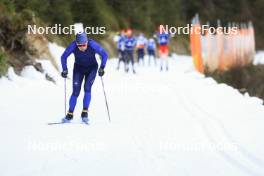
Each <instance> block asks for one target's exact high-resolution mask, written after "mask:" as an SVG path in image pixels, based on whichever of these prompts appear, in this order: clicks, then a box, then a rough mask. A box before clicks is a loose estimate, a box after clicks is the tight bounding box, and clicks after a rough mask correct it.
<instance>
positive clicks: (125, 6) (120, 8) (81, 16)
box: [0, 0, 264, 48]
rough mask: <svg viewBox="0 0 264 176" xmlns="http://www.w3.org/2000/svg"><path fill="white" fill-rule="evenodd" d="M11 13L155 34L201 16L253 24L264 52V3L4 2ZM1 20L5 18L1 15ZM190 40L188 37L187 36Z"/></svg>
mask: <svg viewBox="0 0 264 176" xmlns="http://www.w3.org/2000/svg"><path fill="white" fill-rule="evenodd" d="M1 3H2V4H5V6H6V9H5V10H6V11H8V12H9V13H13V11H14V10H15V11H16V12H20V11H23V10H25V9H28V10H31V11H33V12H34V13H35V15H36V17H38V18H40V19H42V20H43V21H44V22H45V23H46V24H51V25H52V24H54V23H61V24H62V25H64V26H66V25H69V24H72V23H73V22H83V23H84V25H85V26H106V27H107V30H108V31H110V30H119V29H122V28H126V27H132V28H134V29H137V30H139V31H144V32H146V33H148V34H152V33H153V32H154V31H155V30H156V29H157V26H158V25H159V24H169V25H186V23H189V22H190V20H191V18H192V17H193V16H194V15H195V14H196V13H199V15H200V19H201V21H202V22H203V23H205V22H207V21H209V22H210V24H212V25H216V21H217V20H218V19H221V22H222V24H223V25H227V23H228V22H246V21H249V20H250V21H253V24H254V25H255V30H256V40H257V48H264V42H263V41H264V40H263V38H264V33H263V32H262V31H263V30H264V21H263V17H264V13H263V9H264V1H263V0H232V1H230V0H200V1H197V0H144V1H142V0H66V1H65V0H45V1H44V0H0V11H1V12H2V8H1ZM0 16H1V14H0ZM185 37H186V36H185Z"/></svg>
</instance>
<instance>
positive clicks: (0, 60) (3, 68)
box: [0, 51, 8, 77]
mask: <svg viewBox="0 0 264 176" xmlns="http://www.w3.org/2000/svg"><path fill="white" fill-rule="evenodd" d="M7 68H8V66H7V60H6V55H5V54H4V53H2V52H1V51H0V77H1V76H3V75H5V74H6V72H7Z"/></svg>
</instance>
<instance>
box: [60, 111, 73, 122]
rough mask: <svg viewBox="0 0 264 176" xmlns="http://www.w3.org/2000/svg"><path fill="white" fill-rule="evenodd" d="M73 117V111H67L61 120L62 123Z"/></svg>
mask: <svg viewBox="0 0 264 176" xmlns="http://www.w3.org/2000/svg"><path fill="white" fill-rule="evenodd" d="M72 119H73V112H68V113H67V114H66V116H65V117H64V118H63V119H62V120H61V122H62V123H70V122H71V120H72Z"/></svg>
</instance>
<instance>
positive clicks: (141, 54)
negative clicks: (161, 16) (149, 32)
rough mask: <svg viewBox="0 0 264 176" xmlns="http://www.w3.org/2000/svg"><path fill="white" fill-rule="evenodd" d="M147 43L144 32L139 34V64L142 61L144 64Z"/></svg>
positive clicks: (137, 45)
mask: <svg viewBox="0 0 264 176" xmlns="http://www.w3.org/2000/svg"><path fill="white" fill-rule="evenodd" d="M146 44H147V40H146V38H145V37H144V34H139V36H138V37H137V44H136V47H137V61H138V64H140V62H142V64H143V65H144V55H145V47H146Z"/></svg>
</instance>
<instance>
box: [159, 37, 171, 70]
mask: <svg viewBox="0 0 264 176" xmlns="http://www.w3.org/2000/svg"><path fill="white" fill-rule="evenodd" d="M169 38H170V35H169V34H168V33H166V32H161V33H160V32H158V33H157V39H158V44H159V56H160V71H162V70H163V69H164V68H163V65H164V63H165V64H166V70H168V69H169V62H168V55H169V46H168V45H169Z"/></svg>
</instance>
